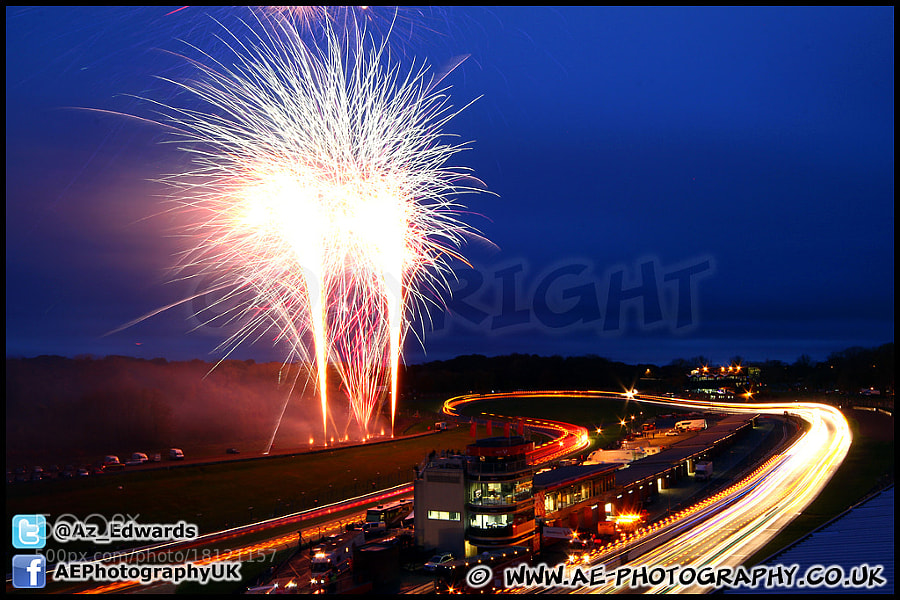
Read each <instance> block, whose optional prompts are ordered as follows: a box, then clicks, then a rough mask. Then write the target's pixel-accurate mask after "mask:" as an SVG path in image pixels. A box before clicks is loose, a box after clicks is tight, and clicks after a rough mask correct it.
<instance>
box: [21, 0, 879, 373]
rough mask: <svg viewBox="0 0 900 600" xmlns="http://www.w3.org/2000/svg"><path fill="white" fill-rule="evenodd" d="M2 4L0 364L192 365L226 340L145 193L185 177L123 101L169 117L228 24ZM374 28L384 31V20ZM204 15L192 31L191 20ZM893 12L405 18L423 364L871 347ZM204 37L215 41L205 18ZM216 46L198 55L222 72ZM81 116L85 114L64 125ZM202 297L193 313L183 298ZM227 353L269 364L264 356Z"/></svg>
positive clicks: (261, 348) (519, 12) (139, 111)
mask: <svg viewBox="0 0 900 600" xmlns="http://www.w3.org/2000/svg"><path fill="white" fill-rule="evenodd" d="M175 8H178V7H170V8H161V7H154V8H116V7H110V8H31V9H29V8H7V9H6V34H7V42H6V48H7V52H6V55H7V59H6V68H7V69H6V130H7V133H6V172H7V183H6V223H7V225H6V240H7V241H6V281H7V293H6V352H7V356H26V357H27V356H36V355H41V354H59V355H66V356H76V355H82V354H93V355H99V356H102V355H107V354H122V355H129V356H137V357H144V358H154V357H160V356H161V357H166V358H170V359H190V358H201V359H204V360H214V359H216V358H220V357H221V355H220V354H217V353H215V348H216V346H217V345H218V344H219V342H221V341H222V339H223V337H224V334H225V333H226V332H225V331H224V330H225V329H226V328H225V327H216V326H200V327H197V326H198V322H197V320H196V319H195V318H193V317H192V316H191V315H192V314H193V312H194V311H195V310H196V309H197V308H198V306H197V303H196V302H194V303H186V304H183V305H179V306H176V307H174V308H171V309H169V310H167V311H164V312H162V313H160V314H157V315H155V316H153V317H150V318H148V319H146V320H145V321H143V322H141V323H139V324H138V325H135V326H133V327H130V328H127V329H125V330H123V331H120V332H117V333H113V334H110V335H104V334H106V333H107V332H109V331H112V330H115V329H116V328H118V327H119V326H121V325H122V324H124V323H128V322H130V321H132V320H134V319H136V318H137V317H140V316H142V315H145V314H147V313H150V312H152V311H154V310H155V309H157V308H160V307H163V306H166V305H169V304H172V303H174V302H176V301H178V300H179V299H181V298H184V297H187V296H189V295H191V294H192V293H193V292H194V291H195V290H196V289H197V285H198V283H196V282H172V281H171V279H172V272H171V270H170V267H172V266H173V265H174V264H175V262H176V260H177V256H176V255H177V253H178V252H179V250H182V249H184V243H185V240H183V239H181V238H179V237H178V236H177V232H178V226H179V225H180V223H178V217H177V216H173V215H171V214H164V213H163V208H162V206H163V204H162V200H161V198H160V197H159V196H160V194H162V193H164V192H163V190H161V189H160V187H159V185H158V184H154V183H152V180H153V179H154V178H159V177H161V176H163V175H165V174H167V173H171V172H173V170H178V169H180V168H182V167H183V165H184V160H185V159H184V156H183V155H182V154H180V153H179V152H178V151H177V148H176V147H175V146H173V145H171V144H164V143H161V142H162V141H164V140H165V139H166V138H165V135H164V132H163V131H162V129H161V128H159V127H155V126H153V125H152V124H148V123H146V122H142V121H140V120H138V119H129V118H126V117H124V116H117V115H115V114H108V113H104V112H99V111H111V112H113V113H125V114H129V115H135V116H139V117H144V118H148V119H152V118H154V117H155V115H154V114H153V113H152V106H150V104H149V103H147V102H141V101H138V100H135V99H134V97H135V96H139V97H146V98H154V99H159V100H160V101H164V102H165V101H171V100H172V99H173V91H172V87H171V86H170V85H167V84H165V82H163V81H161V80H159V79H158V78H157V76H160V75H163V76H168V77H175V78H177V77H179V76H186V75H188V74H189V73H190V71H189V70H188V69H186V68H185V63H184V61H183V59H181V58H179V57H178V56H177V55H175V54H173V53H179V52H183V51H184V48H185V46H184V44H183V43H182V42H181V41H179V40H184V41H187V42H190V43H192V44H195V45H197V46H199V47H201V48H203V49H205V50H206V49H208V50H209V52H210V53H211V54H212V55H214V56H220V55H221V53H220V51H221V45H220V44H219V43H218V42H217V41H216V39H215V37H214V35H215V34H216V33H220V32H221V31H222V29H221V27H222V26H225V27H228V28H229V29H231V30H233V31H236V32H240V31H242V29H241V26H240V23H239V21H238V19H241V18H244V19H247V18H252V17H251V13H250V11H249V10H248V9H246V8H220V9H210V8H201V7H197V8H195V7H188V8H185V9H183V10H180V11H178V12H176V13H173V14H167V13H170V11H172V10H174V9H175ZM373 10H382V11H384V12H382V13H381V15H380V17H379V18H378V19H377V20H376V22H375V25H374V26H373V31H381V30H384V29H386V24H389V22H390V18H391V16H392V13H391V12H390V11H386V10H385V9H373ZM211 17H212V18H211ZM893 21H894V11H893V8H890V7H875V8H646V7H645V8H603V7H596V8H591V7H585V8H549V7H525V8H503V7H501V8H479V7H466V8H450V9H421V10H414V9H403V10H401V11H400V13H399V14H398V19H397V22H396V24H395V30H394V33H393V35H392V38H391V47H392V49H393V50H394V56H395V57H396V59H397V60H400V61H405V62H406V63H408V62H410V61H411V59H412V58H416V59H417V60H422V59H427V60H428V62H429V63H431V64H432V65H434V66H435V68H436V69H438V70H439V69H440V68H441V66H442V65H445V64H452V61H453V59H454V57H457V56H460V55H462V54H468V55H470V56H469V58H468V59H467V60H466V61H465V62H464V63H463V64H462V66H461V67H459V68H458V69H456V70H455V71H454V72H453V73H451V74H450V76H449V77H448V78H447V80H446V82H447V83H448V84H450V85H451V86H452V88H451V90H450V93H451V96H452V98H453V102H454V105H455V106H458V107H461V106H464V105H465V104H467V103H469V102H471V101H472V100H475V99H476V98H477V100H476V101H475V102H474V103H473V104H472V105H471V106H469V107H468V108H466V110H465V111H463V113H462V114H460V115H459V116H458V117H457V118H455V119H454V120H453V121H451V123H450V124H449V126H448V127H447V131H448V132H449V133H454V134H458V135H459V136H460V139H461V140H463V141H465V140H471V141H472V143H471V150H468V151H466V152H464V153H462V154H460V155H458V156H457V158H456V160H457V162H458V163H460V164H463V165H465V166H468V167H471V168H472V169H473V170H474V173H475V174H476V175H477V176H478V177H479V178H480V179H481V180H483V181H484V182H485V184H486V185H487V188H488V189H489V190H490V191H491V192H493V194H481V195H478V196H467V197H465V198H463V199H462V200H463V201H464V202H465V203H466V204H467V206H468V207H469V208H470V209H471V210H472V213H473V214H472V216H471V217H469V218H468V219H467V220H468V221H469V222H471V223H472V224H473V225H474V226H476V227H478V228H479V229H480V230H481V231H482V232H483V233H484V235H485V237H486V238H488V239H489V240H491V241H492V242H493V243H494V244H495V246H491V245H488V244H481V243H473V244H472V245H470V246H469V247H468V248H467V249H466V250H465V253H466V255H467V256H468V257H469V258H470V259H471V261H472V263H473V265H474V267H475V268H474V270H469V269H467V268H460V269H459V274H460V281H459V283H458V284H457V285H455V286H454V287H455V288H457V293H456V294H455V295H454V297H453V299H452V300H450V301H449V307H448V308H449V311H448V313H447V314H445V315H443V316H441V315H437V316H436V317H435V319H436V325H437V328H436V330H435V331H429V332H426V334H425V348H426V350H427V352H423V351H422V348H421V346H419V345H418V343H417V342H416V340H415V338H414V337H413V336H411V337H410V338H409V340H408V341H409V343H408V344H407V360H408V361H410V362H419V361H422V360H429V359H443V358H449V357H452V356H455V355H458V354H471V353H478V354H487V355H496V354H505V353H511V352H523V353H534V354H542V355H550V354H560V355H582V354H597V355H600V356H605V357H607V358H610V359H614V360H622V361H626V362H653V363H656V364H666V363H668V362H670V361H671V360H673V359H675V358H690V357H694V356H697V355H703V356H706V357H708V358H710V359H711V360H713V361H714V362H721V361H725V360H728V359H730V358H732V357H734V356H741V357H743V358H744V359H745V360H765V359H779V360H784V361H788V362H793V361H794V360H795V359H796V358H797V357H798V356H800V355H801V354H807V355H809V356H810V357H812V358H813V359H814V360H824V359H825V358H826V357H827V355H828V354H829V353H831V352H834V351H839V350H842V349H845V348H847V347H850V346H876V345H880V344H883V343H886V342H892V341H893V336H894V200H893V198H894V189H893V188H894V181H893V176H894V59H893V57H894V28H893ZM219 22H220V23H221V25H219ZM217 53H218V54H217ZM85 109H92V110H85ZM198 302H200V301H198ZM234 356H235V357H238V358H254V359H256V360H280V359H282V358H283V350H282V349H280V348H278V347H273V345H272V343H271V341H269V340H261V341H259V342H258V343H256V344H255V345H253V346H247V347H244V348H241V349H240V350H239V351H237V352H236V353H235V354H234Z"/></svg>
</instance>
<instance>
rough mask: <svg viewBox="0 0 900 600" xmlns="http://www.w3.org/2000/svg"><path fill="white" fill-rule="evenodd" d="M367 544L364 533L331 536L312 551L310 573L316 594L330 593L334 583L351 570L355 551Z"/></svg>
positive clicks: (352, 532) (348, 532) (345, 533)
mask: <svg viewBox="0 0 900 600" xmlns="http://www.w3.org/2000/svg"><path fill="white" fill-rule="evenodd" d="M365 543H366V538H365V535H364V534H363V532H362V531H359V530H354V531H347V532H344V533H336V534H334V535H330V536H328V537H327V538H325V539H324V540H322V542H321V543H320V544H317V545H316V546H314V547H313V548H312V550H311V551H310V561H309V562H310V566H309V569H310V573H311V575H312V579H311V583H312V588H313V592H314V593H318V592H325V591H328V590H329V588H330V587H331V586H332V584H333V583H334V581H335V580H336V579H337V578H338V577H339V576H340V575H343V574H344V573H346V572H347V571H349V570H350V567H351V563H352V558H353V550H354V548H356V547H357V546H362V545H363V544H365Z"/></svg>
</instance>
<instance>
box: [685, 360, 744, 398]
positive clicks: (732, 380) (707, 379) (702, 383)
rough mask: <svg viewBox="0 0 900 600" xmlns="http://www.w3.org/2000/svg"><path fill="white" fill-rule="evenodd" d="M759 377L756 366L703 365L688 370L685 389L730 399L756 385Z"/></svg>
mask: <svg viewBox="0 0 900 600" xmlns="http://www.w3.org/2000/svg"><path fill="white" fill-rule="evenodd" d="M759 377H760V371H759V368H758V367H744V366H741V365H729V366H727V367H725V366H720V367H709V366H703V367H698V368H696V369H694V370H692V371H691V372H690V374H689V375H688V382H687V386H686V389H685V391H686V392H689V393H693V394H703V395H706V396H714V397H716V398H719V399H723V400H731V399H734V398H735V397H739V396H741V395H744V394H746V393H747V392H749V391H751V390H753V389H755V388H756V387H758V385H759Z"/></svg>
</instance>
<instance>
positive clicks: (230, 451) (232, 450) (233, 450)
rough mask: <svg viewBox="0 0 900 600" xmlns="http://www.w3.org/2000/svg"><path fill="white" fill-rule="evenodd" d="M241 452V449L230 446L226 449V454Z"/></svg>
mask: <svg viewBox="0 0 900 600" xmlns="http://www.w3.org/2000/svg"><path fill="white" fill-rule="evenodd" d="M240 453H241V451H240V450H238V449H237V448H229V449H228V450H226V451H225V454H240Z"/></svg>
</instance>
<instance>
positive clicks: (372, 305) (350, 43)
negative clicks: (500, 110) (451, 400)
mask: <svg viewBox="0 0 900 600" xmlns="http://www.w3.org/2000/svg"><path fill="white" fill-rule="evenodd" d="M259 24H260V25H261V31H262V33H258V32H255V30H254V29H253V28H251V27H249V26H248V27H247V30H248V31H250V32H251V35H250V36H248V39H246V40H241V39H239V38H238V37H237V36H235V35H233V34H231V33H228V34H227V35H226V36H223V37H225V42H226V45H227V46H228V47H229V48H230V50H231V52H232V53H233V60H232V61H230V64H225V63H224V62H221V61H216V60H213V59H212V58H211V57H209V56H207V55H205V54H202V53H201V58H200V59H199V60H195V61H192V62H193V63H194V64H195V65H196V66H197V67H198V69H199V70H200V74H201V76H200V77H199V78H197V80H194V81H190V82H174V81H172V83H173V84H175V85H177V86H179V87H180V88H181V89H182V90H184V91H186V92H188V93H189V94H190V95H191V96H193V97H195V98H197V99H199V100H201V101H202V103H203V105H204V106H202V107H201V108H199V109H188V108H173V107H170V106H165V107H164V111H163V112H164V113H165V114H166V115H167V117H168V119H169V121H170V123H171V124H172V126H173V127H174V129H175V130H177V131H178V132H179V133H178V135H177V139H176V141H177V142H179V143H180V145H181V147H182V148H183V149H184V150H185V151H186V152H188V153H190V156H191V157H192V159H193V166H192V168H191V170H190V171H189V172H187V173H181V174H178V175H174V176H171V177H169V178H166V180H165V181H166V182H168V183H169V184H171V185H173V186H176V188H177V193H176V194H175V197H176V199H177V202H178V205H179V208H180V209H182V210H187V211H188V212H189V214H190V216H191V222H192V223H194V226H193V228H192V231H191V234H192V235H193V236H196V239H198V240H200V241H199V243H198V244H197V245H196V247H195V248H194V249H193V250H192V251H190V252H189V253H187V254H186V255H185V257H184V261H183V263H182V265H183V266H184V267H186V268H191V269H193V270H194V271H193V273H194V276H196V275H197V274H198V273H199V274H213V273H214V274H216V275H217V277H219V278H220V280H221V281H222V282H223V283H222V284H221V286H220V287H222V289H225V290H226V296H227V297H230V298H231V299H232V300H233V299H234V298H238V297H240V298H243V299H244V300H243V301H241V302H233V308H232V309H231V314H230V315H229V316H230V317H231V318H232V319H234V321H235V322H236V323H239V324H240V327H239V330H238V331H237V333H235V334H234V335H233V336H231V337H230V338H229V339H228V340H226V341H225V342H223V348H224V349H225V350H226V354H227V352H229V351H231V350H233V349H234V348H235V347H236V346H237V345H238V344H241V343H243V342H245V341H247V340H253V339H258V338H260V337H263V336H265V335H267V334H270V333H271V332H272V331H273V330H274V332H275V335H274V336H273V337H275V338H276V339H277V340H279V341H283V342H286V345H287V347H288V348H289V356H288V357H287V358H288V360H299V361H303V362H307V363H310V364H314V365H315V367H316V373H317V376H316V380H317V381H316V384H317V385H316V387H317V389H318V391H319V395H320V399H321V408H322V426H323V433H324V434H325V435H326V436H327V428H328V419H329V418H330V414H329V401H330V400H329V398H328V393H327V390H328V381H327V377H328V375H327V374H328V365H332V366H333V367H334V368H335V369H336V371H337V372H338V373H339V374H340V377H341V383H342V388H343V390H344V392H345V393H346V395H347V397H348V400H349V402H350V407H351V414H352V415H353V417H354V419H355V421H356V423H357V424H358V426H359V429H360V430H361V432H362V435H364V436H365V435H368V431H369V426H370V422H371V419H372V417H373V415H374V414H375V413H376V412H377V410H378V409H379V407H380V406H381V403H383V402H385V400H386V398H387V397H389V398H390V405H391V421H392V424H393V418H394V412H395V407H396V397H397V370H398V365H399V357H400V349H401V347H402V345H403V339H404V336H405V335H406V333H407V331H408V330H409V318H418V317H419V316H421V315H422V314H423V313H424V312H425V311H426V310H427V308H428V303H429V302H439V299H440V298H441V297H442V296H443V294H444V292H446V291H447V281H448V277H449V276H450V275H451V271H450V265H451V262H452V261H454V260H457V259H460V258H461V257H460V256H459V253H458V249H459V248H460V247H461V246H462V245H463V243H464V241H465V238H466V237H467V236H469V235H474V234H475V232H474V231H473V230H472V229H471V228H470V227H469V226H468V225H466V224H465V223H464V222H463V221H461V220H460V219H459V214H460V209H461V206H459V205H458V204H457V202H456V200H455V198H456V197H457V196H458V195H459V194H461V193H466V192H473V191H478V190H479V188H480V186H479V185H477V184H476V183H474V182H475V181H476V180H474V179H472V178H471V177H470V176H469V174H468V171H467V170H466V169H463V168H458V167H451V166H448V161H449V160H450V159H451V157H453V156H454V155H455V154H456V153H458V152H459V151H461V150H464V149H465V145H463V144H451V143H447V142H446V141H445V139H446V138H445V134H444V132H443V129H444V127H445V125H446V124H447V122H448V121H449V120H450V119H451V118H452V117H453V116H454V114H456V112H455V111H454V110H453V109H452V108H451V106H450V104H449V98H448V96H447V94H446V90H444V89H439V87H438V86H439V85H440V81H439V80H438V78H436V77H434V76H433V75H431V74H430V71H429V70H428V69H427V68H426V67H424V66H421V67H419V68H417V69H416V68H413V69H412V70H409V71H401V69H400V67H399V65H397V64H391V62H390V59H389V57H388V56H387V51H386V45H385V42H382V43H380V44H375V43H373V42H371V41H369V42H368V43H367V40H366V37H365V36H364V35H363V34H358V35H356V36H355V37H354V38H353V39H352V40H348V39H346V38H345V39H340V37H339V36H337V35H336V34H335V33H334V30H333V29H332V28H331V27H330V26H329V25H328V23H327V22H326V23H325V24H324V28H323V31H324V36H323V37H324V40H325V41H324V43H323V44H322V47H321V48H320V47H310V46H307V45H306V44H304V43H303V41H302V40H301V36H300V33H299V32H298V29H297V28H296V26H295V25H294V24H292V22H291V21H290V20H287V19H270V20H265V19H262V18H261V19H260V21H259ZM198 52H199V51H198ZM248 292H249V294H248ZM248 296H249V299H248ZM332 418H333V417H332ZM344 434H346V426H345V431H344ZM338 436H339V437H344V436H345V435H341V433H340V432H338Z"/></svg>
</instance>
